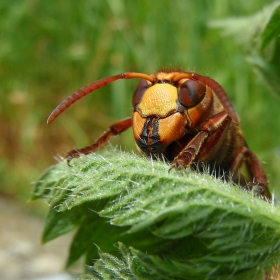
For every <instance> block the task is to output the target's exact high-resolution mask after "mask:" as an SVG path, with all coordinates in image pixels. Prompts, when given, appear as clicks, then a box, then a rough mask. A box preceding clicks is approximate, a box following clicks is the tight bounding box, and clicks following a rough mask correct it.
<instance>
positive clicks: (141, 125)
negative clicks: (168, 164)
mask: <svg viewBox="0 0 280 280" xmlns="http://www.w3.org/2000/svg"><path fill="white" fill-rule="evenodd" d="M132 128H133V134H134V139H135V141H136V143H137V145H138V146H139V148H140V149H141V150H142V151H143V152H144V153H146V154H157V153H159V152H162V151H163V150H164V148H165V147H167V146H168V145H169V144H171V143H172V142H174V141H176V140H178V139H180V138H181V137H182V136H183V135H184V134H185V132H186V116H185V115H184V114H181V113H179V112H176V113H173V114H171V115H169V116H167V117H165V118H159V117H142V116H141V114H139V112H134V113H133V115H132Z"/></svg>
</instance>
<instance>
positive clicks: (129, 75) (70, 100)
mask: <svg viewBox="0 0 280 280" xmlns="http://www.w3.org/2000/svg"><path fill="white" fill-rule="evenodd" d="M134 78H139V79H144V80H147V81H150V82H152V83H154V82H155V80H154V78H153V77H151V76H150V75H148V74H144V73H135V72H126V73H121V74H118V75H115V76H110V77H106V78H102V79H100V80H98V81H95V82H93V83H91V84H88V85H86V86H84V87H82V88H80V89H79V90H77V91H75V92H74V93H73V94H71V95H70V96H68V97H67V98H66V99H64V100H63V101H62V102H61V103H60V104H59V105H58V106H57V107H56V108H55V109H54V110H53V111H52V112H51V114H50V116H49V117H48V120H47V124H50V123H52V122H53V121H54V120H55V119H56V118H57V117H58V116H59V115H60V114H61V113H62V112H63V111H65V110H66V109H67V108H68V107H69V106H71V105H72V104H74V103H75V102H76V101H78V100H79V99H81V98H82V97H84V96H86V95H88V94H89V93H92V92H93V91H95V90H97V89H99V88H102V87H104V86H106V85H108V84H111V83H113V82H115V81H117V80H119V79H134Z"/></svg>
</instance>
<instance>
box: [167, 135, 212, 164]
mask: <svg viewBox="0 0 280 280" xmlns="http://www.w3.org/2000/svg"><path fill="white" fill-rule="evenodd" d="M207 137H208V133H207V132H206V131H200V132H199V133H198V134H197V135H196V136H195V137H194V138H193V139H192V140H191V141H190V142H189V144H188V145H187V146H186V147H185V148H184V149H183V150H182V152H181V153H180V154H179V155H178V156H177V157H176V158H175V159H174V160H173V161H172V164H171V165H172V166H171V169H173V168H174V169H182V168H187V167H189V166H190V165H191V164H192V163H193V162H194V160H195V157H196V155H197V154H198V152H199V151H200V149H201V146H202V144H203V142H204V141H205V139H206V138H207Z"/></svg>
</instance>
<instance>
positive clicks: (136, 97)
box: [132, 80, 149, 107]
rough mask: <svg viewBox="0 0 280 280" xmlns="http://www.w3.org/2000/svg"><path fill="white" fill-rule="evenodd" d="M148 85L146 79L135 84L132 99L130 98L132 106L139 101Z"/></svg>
mask: <svg viewBox="0 0 280 280" xmlns="http://www.w3.org/2000/svg"><path fill="white" fill-rule="evenodd" d="M148 87H149V84H148V82H147V81H146V80H142V81H140V83H139V84H138V85H137V87H136V89H135V91H134V95H133V100H132V105H133V106H134V107H135V106H136V105H138V104H139V103H140V102H141V100H142V97H143V95H144V93H145V92H146V90H147V88H148Z"/></svg>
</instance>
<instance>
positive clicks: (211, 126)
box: [171, 111, 231, 169]
mask: <svg viewBox="0 0 280 280" xmlns="http://www.w3.org/2000/svg"><path fill="white" fill-rule="evenodd" d="M230 122H231V118H230V117H229V116H228V114H227V113H226V112H225V111H223V112H220V113H218V114H216V115H214V116H213V117H211V118H210V119H208V120H207V121H206V122H204V123H203V124H202V125H201V126H200V130H201V131H200V132H199V133H198V134H197V135H196V136H195V137H194V138H193V139H192V140H191V141H190V142H189V143H188V145H187V146H186V147H185V148H184V149H183V150H182V151H181V152H180V153H179V155H178V156H177V157H176V158H175V159H174V160H173V161H172V167H171V168H175V169H182V168H187V167H189V166H190V165H191V164H192V163H193V162H195V160H196V156H197V155H198V153H199V152H200V151H201V150H203V154H205V155H206V156H207V154H208V153H209V151H210V150H211V149H212V148H213V145H214V144H215V143H217V142H218V141H219V140H220V139H221V136H222V134H223V132H224V131H225V129H226V127H227V126H228V125H229V124H230ZM206 140H207V145H203V144H204V142H205V141H206Z"/></svg>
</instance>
